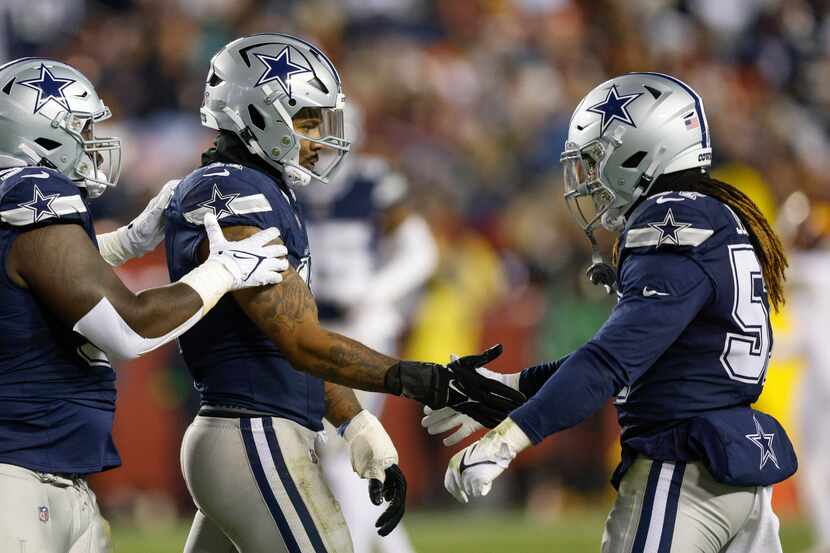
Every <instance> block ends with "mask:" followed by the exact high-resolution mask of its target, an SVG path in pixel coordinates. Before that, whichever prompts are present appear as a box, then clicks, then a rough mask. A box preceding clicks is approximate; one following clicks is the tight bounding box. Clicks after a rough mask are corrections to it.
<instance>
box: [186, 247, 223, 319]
mask: <svg viewBox="0 0 830 553" xmlns="http://www.w3.org/2000/svg"><path fill="white" fill-rule="evenodd" d="M179 282H183V283H185V284H187V285H188V286H190V287H191V288H193V289H194V290H195V291H196V293H197V294H199V296H200V297H201V298H202V315H205V314H207V312H208V311H210V310H211V309H212V308H213V306H214V305H216V303H217V302H218V301H219V300H220V299H222V296H224V295H225V293H226V292H228V290H230V289H231V287H232V286H233V275H232V274H231V273H230V271H228V270H227V269H226V268H225V266H224V265H222V264H221V263H219V262H218V261H213V260H211V259H208V260H207V261H205V262H204V263H202V264H201V265H199V266H198V267H196V268H195V269H193V270H192V271H190V272H189V273H187V274H186V275H184V276H183V277H182V278H180V279H179Z"/></svg>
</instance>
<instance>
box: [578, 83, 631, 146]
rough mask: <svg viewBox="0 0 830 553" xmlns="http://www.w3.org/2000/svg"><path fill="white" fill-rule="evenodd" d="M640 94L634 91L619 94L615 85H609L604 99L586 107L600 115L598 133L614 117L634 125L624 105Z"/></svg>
mask: <svg viewBox="0 0 830 553" xmlns="http://www.w3.org/2000/svg"><path fill="white" fill-rule="evenodd" d="M642 94H643V93H642V92H636V93H634V94H624V95H622V96H620V95H619V94H618V93H617V85H611V88H610V89H608V94H607V95H606V96H605V100H603V101H602V102H600V103H598V104H594V105H593V106H591V107H589V108H588V111H590V112H591V113H598V114H599V115H601V116H602V129H601V130H600V132H599V134H602V133H604V132H605V129H607V128H608V125H610V124H611V121H614V120H615V119H616V120H617V121H621V122H623V123H625V124H626V125H629V126H631V127H636V126H637V125H635V124H634V120H633V119H631V114H630V113H628V110H627V109H626V106H628V104H630V103H631V102H633V101H634V100H636V99H637V98H639V97H640V96H642Z"/></svg>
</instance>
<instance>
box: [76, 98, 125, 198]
mask: <svg viewBox="0 0 830 553" xmlns="http://www.w3.org/2000/svg"><path fill="white" fill-rule="evenodd" d="M70 117H72V116H70ZM109 117H110V111H109V109H107V110H106V111H105V112H104V113H103V114H101V115H100V116H98V117H89V118H86V119H85V120H84V119H83V118H82V117H77V116H74V117H72V118H73V119H74V121H71V122H70V123H69V125H68V126H69V128H70V129H72V130H70V131H68V132H69V133H70V134H72V136H73V137H75V139H76V140H79V141H80V143H81V147H82V148H83V151H84V155H83V156H82V157H81V159H80V160H79V161H78V163H77V164H76V166H75V172H76V173H77V174H78V176H79V177H81V178H82V179H83V181H84V186H85V187H86V189H87V193H88V195H89V197H90V198H97V197H98V196H100V195H101V194H103V193H104V190H106V189H107V188H108V187H110V186H115V185H116V184H117V183H118V179H119V177H120V176H121V139H120V138H117V137H113V136H96V135H95V123H96V122H98V121H103V120H105V119H107V118H109ZM77 127H80V128H81V129H82V130H81V132H80V133H76V132H74V129H75V128H77Z"/></svg>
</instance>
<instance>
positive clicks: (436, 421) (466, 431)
mask: <svg viewBox="0 0 830 553" xmlns="http://www.w3.org/2000/svg"><path fill="white" fill-rule="evenodd" d="M456 359H458V356H457V355H455V354H451V355H450V362H452V361H455V360H456ZM476 372H477V373H478V374H480V375H482V376H486V377H487V378H489V379H491V380H496V381H498V382H501V383H502V384H504V385H505V386H510V387H511V388H513V389H514V390H518V389H519V377H520V376H521V374H522V373H520V372H518V373H511V374H502V373H497V372H495V371H491V370H490V369H488V368H487V367H479V368H477V369H476ZM424 415H425V416H424V418H422V419H421V426H423V427H424V428H426V429H427V433H428V434H429V435H431V436H434V435H435V434H443V433H444V432H447V431H448V430H452V429H453V428H455V429H456V430H455V432H453V433H452V434H450V435H449V436H447V437H446V438H444V439H443V440H442V441H443V443H444V445H445V446H447V447H450V446H453V445H455V444H457V443H458V442H460V441H461V440H463V439H464V438H466V437H467V436H469V435H470V434H472V433H473V432H476V431H478V430H481V429H482V428H484V426H482V425H481V424H480V423H479V422H478V421H476V420H475V419H473V418H472V417H469V416H467V415H464V414H462V413H459V412H458V411H456V410H455V409H453V408H452V407H444V408H442V409H438V410H437V411H433V410H432V409H430V408H429V407H427V406H426V405H425V406H424Z"/></svg>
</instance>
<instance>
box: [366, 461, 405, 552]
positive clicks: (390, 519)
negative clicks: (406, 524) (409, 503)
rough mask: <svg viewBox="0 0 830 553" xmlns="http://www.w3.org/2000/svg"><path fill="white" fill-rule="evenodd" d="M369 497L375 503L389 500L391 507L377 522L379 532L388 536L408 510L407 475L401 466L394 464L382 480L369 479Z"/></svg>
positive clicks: (376, 526) (378, 503)
mask: <svg viewBox="0 0 830 553" xmlns="http://www.w3.org/2000/svg"><path fill="white" fill-rule="evenodd" d="M369 498H370V499H371V500H372V503H374V504H375V505H380V504H382V503H383V501H384V500H386V501H387V502H389V507H387V508H386V510H385V511H383V514H382V515H380V517H378V520H377V521H376V522H375V528H377V529H378V534H379V535H381V536H387V535H388V534H389V533H390V532H391V531H392V530H394V529H395V527H396V526H397V525H398V523H399V522H400V521H401V519H402V518H403V515H404V512H406V477H405V476H404V475H403V471H402V470H401V467H399V466H398V465H397V464H394V465H392V466H391V467H389V468H387V469H386V473H385V479H384V480H383V481H382V482H381V481H380V480H378V479H376V478H373V479H371V480H369Z"/></svg>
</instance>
